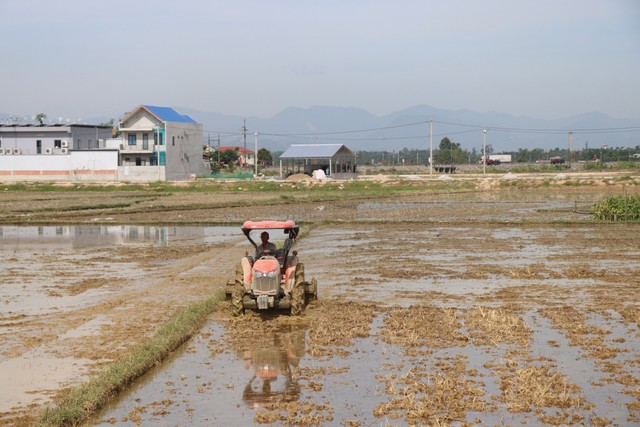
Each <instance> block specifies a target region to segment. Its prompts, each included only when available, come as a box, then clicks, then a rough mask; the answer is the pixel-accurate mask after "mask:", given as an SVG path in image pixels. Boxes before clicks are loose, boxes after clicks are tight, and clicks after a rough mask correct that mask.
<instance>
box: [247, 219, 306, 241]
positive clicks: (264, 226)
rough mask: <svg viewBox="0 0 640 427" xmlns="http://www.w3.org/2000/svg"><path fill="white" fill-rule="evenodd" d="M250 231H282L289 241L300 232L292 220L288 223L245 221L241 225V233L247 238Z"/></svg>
mask: <svg viewBox="0 0 640 427" xmlns="http://www.w3.org/2000/svg"><path fill="white" fill-rule="evenodd" d="M251 230H283V231H284V234H288V235H289V238H290V239H293V238H295V237H296V236H297V235H298V231H300V227H298V226H297V225H296V223H295V222H293V221H292V220H288V221H245V222H244V224H242V232H243V233H244V234H245V236H249V233H250V232H251Z"/></svg>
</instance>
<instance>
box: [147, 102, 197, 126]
mask: <svg viewBox="0 0 640 427" xmlns="http://www.w3.org/2000/svg"><path fill="white" fill-rule="evenodd" d="M143 107H144V108H146V109H147V110H149V111H150V112H151V114H153V115H154V116H156V117H157V118H159V119H160V120H162V121H163V122H178V123H192V124H196V123H197V122H196V121H195V120H193V119H192V118H191V117H189V116H187V115H186V114H185V115H182V114H180V113H178V112H177V111H176V110H174V109H173V108H171V107H154V106H153V105H143Z"/></svg>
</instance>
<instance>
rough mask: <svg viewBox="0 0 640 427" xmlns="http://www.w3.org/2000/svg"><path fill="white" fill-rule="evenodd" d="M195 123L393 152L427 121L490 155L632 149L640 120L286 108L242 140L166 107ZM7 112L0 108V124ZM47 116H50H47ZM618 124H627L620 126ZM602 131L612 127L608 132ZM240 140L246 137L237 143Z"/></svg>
mask: <svg viewBox="0 0 640 427" xmlns="http://www.w3.org/2000/svg"><path fill="white" fill-rule="evenodd" d="M172 107H173V108H175V109H176V110H177V111H179V112H180V113H182V114H188V115H190V116H191V117H193V118H194V119H195V120H197V121H198V122H199V123H202V124H203V129H204V142H205V144H207V143H211V145H212V146H216V145H217V144H218V135H219V136H220V144H221V145H225V146H228V145H236V146H243V145H245V144H246V146H247V148H250V149H253V147H254V141H255V137H254V133H255V132H256V131H257V132H258V133H259V138H258V142H259V148H263V147H264V148H267V149H269V150H271V151H284V150H285V149H286V148H287V147H289V145H291V144H311V143H321V144H329V143H331V144H336V143H339V144H345V145H346V146H347V147H349V148H350V149H352V150H354V151H361V150H366V151H384V150H386V151H388V152H392V151H398V150H402V149H403V148H409V149H412V148H424V149H428V148H429V124H428V121H429V120H432V121H433V147H434V149H435V148H437V147H438V145H439V143H440V140H442V138H444V137H448V138H449V139H450V140H452V141H454V142H458V143H460V144H461V145H462V147H463V148H465V149H468V150H472V149H475V150H476V151H478V152H480V151H481V150H482V129H483V128H486V129H487V136H486V143H487V145H491V146H492V147H493V150H494V152H496V153H499V152H503V151H506V152H509V151H517V150H518V149H520V148H529V149H533V148H542V149H545V150H548V149H553V148H566V147H568V145H569V131H570V130H572V131H573V148H574V149H575V150H580V149H583V148H585V147H586V146H588V147H589V148H596V147H601V146H602V145H604V144H606V145H608V146H609V147H630V148H634V147H636V146H640V120H629V119H617V118H613V117H610V116H608V115H606V114H603V113H599V112H591V113H584V114H579V115H576V116H571V117H565V118H561V119H556V120H543V119H536V118H531V117H522V116H512V115H509V114H506V113H495V112H489V113H478V112H476V111H471V110H455V111H454V110H444V109H440V108H436V107H432V106H430V105H416V106H413V107H409V108H406V109H403V110H400V111H396V112H394V113H391V114H387V115H382V116H376V115H373V114H371V113H369V112H368V111H366V110H363V109H360V108H353V107H323V106H316V107H311V108H297V107H289V108H286V109H284V110H283V111H281V112H280V113H278V114H276V115H275V116H273V117H269V118H258V117H246V126H247V133H246V138H245V137H244V136H243V135H242V128H243V124H244V120H245V118H244V117H241V116H230V115H225V114H221V113H217V112H205V111H199V110H194V109H192V108H187V107H179V106H172ZM8 118H9V114H5V113H0V123H3V122H4V121H6V120H7V119H8ZM111 118H114V119H115V122H116V123H117V121H118V120H119V119H120V118H121V117H108V116H104V117H93V118H88V119H86V120H85V121H84V122H85V123H89V124H98V123H105V122H108V121H109V120H110V119H111ZM50 120H52V119H50ZM625 128H633V129H631V131H624V130H625ZM608 129H615V131H614V130H608ZM245 141H246V142H245Z"/></svg>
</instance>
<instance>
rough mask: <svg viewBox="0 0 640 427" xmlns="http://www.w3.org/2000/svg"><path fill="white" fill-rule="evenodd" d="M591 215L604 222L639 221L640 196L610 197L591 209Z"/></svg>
mask: <svg viewBox="0 0 640 427" xmlns="http://www.w3.org/2000/svg"><path fill="white" fill-rule="evenodd" d="M591 214H592V215H593V216H594V217H595V218H596V219H599V220H605V221H638V220H640V195H635V196H620V195H610V196H609V197H607V198H606V199H604V200H601V201H599V202H597V203H595V204H594V205H593V206H592V207H591Z"/></svg>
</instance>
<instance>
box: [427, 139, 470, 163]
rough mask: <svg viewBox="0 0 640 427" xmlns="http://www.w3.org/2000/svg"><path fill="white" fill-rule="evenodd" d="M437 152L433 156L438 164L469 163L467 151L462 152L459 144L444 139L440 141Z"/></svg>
mask: <svg viewBox="0 0 640 427" xmlns="http://www.w3.org/2000/svg"><path fill="white" fill-rule="evenodd" d="M438 148H439V149H438V152H437V154H436V155H435V156H434V157H435V160H436V162H438V163H440V164H461V163H467V162H469V157H470V154H469V151H467V150H463V149H462V147H461V145H460V143H458V142H453V141H451V140H450V139H449V138H447V137H444V138H442V140H441V141H440V145H439V147H438Z"/></svg>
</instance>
